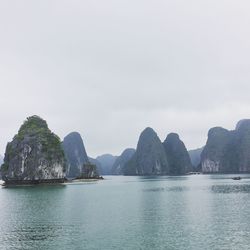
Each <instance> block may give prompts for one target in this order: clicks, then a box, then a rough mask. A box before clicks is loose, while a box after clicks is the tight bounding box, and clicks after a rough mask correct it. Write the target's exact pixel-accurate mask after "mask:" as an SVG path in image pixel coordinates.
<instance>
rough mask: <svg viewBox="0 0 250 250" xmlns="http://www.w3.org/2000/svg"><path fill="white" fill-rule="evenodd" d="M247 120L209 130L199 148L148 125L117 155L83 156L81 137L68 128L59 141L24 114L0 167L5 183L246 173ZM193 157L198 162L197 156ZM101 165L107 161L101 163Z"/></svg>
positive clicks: (248, 159) (249, 168) (249, 167)
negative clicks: (163, 135)
mask: <svg viewBox="0 0 250 250" xmlns="http://www.w3.org/2000/svg"><path fill="white" fill-rule="evenodd" d="M249 141H250V120H248V119H245V120H241V121H239V122H238V124H237V125H236V128H235V130H232V131H229V130H226V129H224V128H221V127H215V128H212V129H210V130H209V132H208V139H207V143H206V145H205V146H204V147H203V148H202V149H197V150H192V151H190V152H188V151H187V149H186V147H185V144H184V143H183V142H182V141H181V139H180V138H179V136H178V134H176V133H170V134H168V135H167V136H166V139H165V140H164V141H163V142H161V140H160V139H159V137H158V135H157V134H156V132H155V131H154V130H153V129H152V128H149V127H148V128H146V129H145V130H144V131H143V132H142V133H141V135H140V137H139V141H138V144H137V148H136V150H135V149H132V148H131V149H130V148H128V149H125V150H124V152H122V153H121V155H120V156H119V157H115V156H112V155H103V156H100V157H97V159H93V158H90V157H88V155H87V153H86V150H85V146H84V143H83V140H82V138H81V135H80V134H79V133H77V132H72V133H70V134H68V135H67V136H65V138H64V139H63V141H61V139H60V138H59V137H58V136H57V135H56V134H54V133H53V132H52V131H51V130H50V129H49V127H48V125H47V122H46V121H45V120H43V119H42V118H40V117H39V116H31V117H28V118H27V119H26V120H25V121H24V123H23V124H22V125H21V127H20V129H19V130H18V133H17V134H16V135H15V136H14V137H13V140H12V141H11V142H9V143H8V144H7V146H6V151H5V155H4V159H3V164H2V166H1V177H2V180H3V181H4V185H6V186H8V185H22V184H25V185H27V184H44V183H48V184H52V183H65V182H66V183H67V182H72V181H75V180H78V181H80V180H88V179H89V180H90V179H93V180H100V179H103V178H102V177H101V174H109V175H130V176H178V175H180V176H182V175H187V174H194V173H196V174H201V173H204V174H209V173H210V174H213V173H224V174H227V173H231V174H239V173H250V156H249V155H250V143H249ZM197 159H198V160H197ZM105 163H106V164H105Z"/></svg>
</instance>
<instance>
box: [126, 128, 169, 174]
mask: <svg viewBox="0 0 250 250" xmlns="http://www.w3.org/2000/svg"><path fill="white" fill-rule="evenodd" d="M168 173H169V165H168V161H167V157H166V154H165V150H164V147H163V145H162V143H161V141H160V139H159V137H158V136H157V134H156V133H155V131H154V130H153V129H152V128H146V129H145V130H144V131H143V132H142V133H141V135H140V138H139V141H138V144H137V149H136V152H135V154H134V155H133V157H132V158H131V160H130V161H128V162H127V163H126V164H125V166H124V174H125V175H165V174H168Z"/></svg>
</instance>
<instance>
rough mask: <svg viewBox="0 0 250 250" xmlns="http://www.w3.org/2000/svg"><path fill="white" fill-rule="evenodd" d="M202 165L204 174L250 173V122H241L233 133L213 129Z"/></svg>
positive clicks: (202, 157) (203, 153) (203, 154)
mask: <svg viewBox="0 0 250 250" xmlns="http://www.w3.org/2000/svg"><path fill="white" fill-rule="evenodd" d="M201 165H202V171H203V172H204V173H245V172H247V173H248V172H250V120H248V119H245V120H241V121H239V122H238V124H237V126H236V129H235V130H232V131H228V130H226V129H223V128H218V127H217V128H213V129H211V130H210V131H209V133H208V140H207V143H206V146H205V148H204V150H203V152H202V154H201Z"/></svg>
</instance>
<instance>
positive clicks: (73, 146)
mask: <svg viewBox="0 0 250 250" xmlns="http://www.w3.org/2000/svg"><path fill="white" fill-rule="evenodd" d="M63 149H64V153H65V156H66V159H67V171H66V176H67V177H69V178H76V177H79V176H80V175H81V174H82V173H83V172H84V169H83V166H84V164H88V163H89V159H88V156H87V153H86V150H85V147H84V144H83V140H82V137H81V135H80V134H79V133H77V132H72V133H70V134H68V135H67V136H66V137H65V138H64V140H63Z"/></svg>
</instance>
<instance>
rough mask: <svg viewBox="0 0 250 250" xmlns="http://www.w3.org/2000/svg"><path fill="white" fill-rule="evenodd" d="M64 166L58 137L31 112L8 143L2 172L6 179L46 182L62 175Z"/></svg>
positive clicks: (18, 181)
mask: <svg viewBox="0 0 250 250" xmlns="http://www.w3.org/2000/svg"><path fill="white" fill-rule="evenodd" d="M65 166H66V161H65V157H64V152H63V149H62V147H61V141H60V139H59V137H58V136H57V135H55V134H54V133H52V132H51V131H50V130H49V128H48V125H47V123H46V121H45V120H43V119H42V118H40V117H38V116H31V117H29V118H27V120H26V121H25V122H24V123H23V125H22V126H21V127H20V129H19V131H18V134H17V135H15V136H14V138H13V140H12V141H11V142H9V143H8V144H7V147H6V151H5V156H4V163H3V165H2V166H1V174H2V178H3V180H5V181H6V182H9V183H20V184H21V183H28V182H32V181H34V182H43V181H45V182H49V181H52V180H60V179H63V178H64V176H65Z"/></svg>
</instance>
